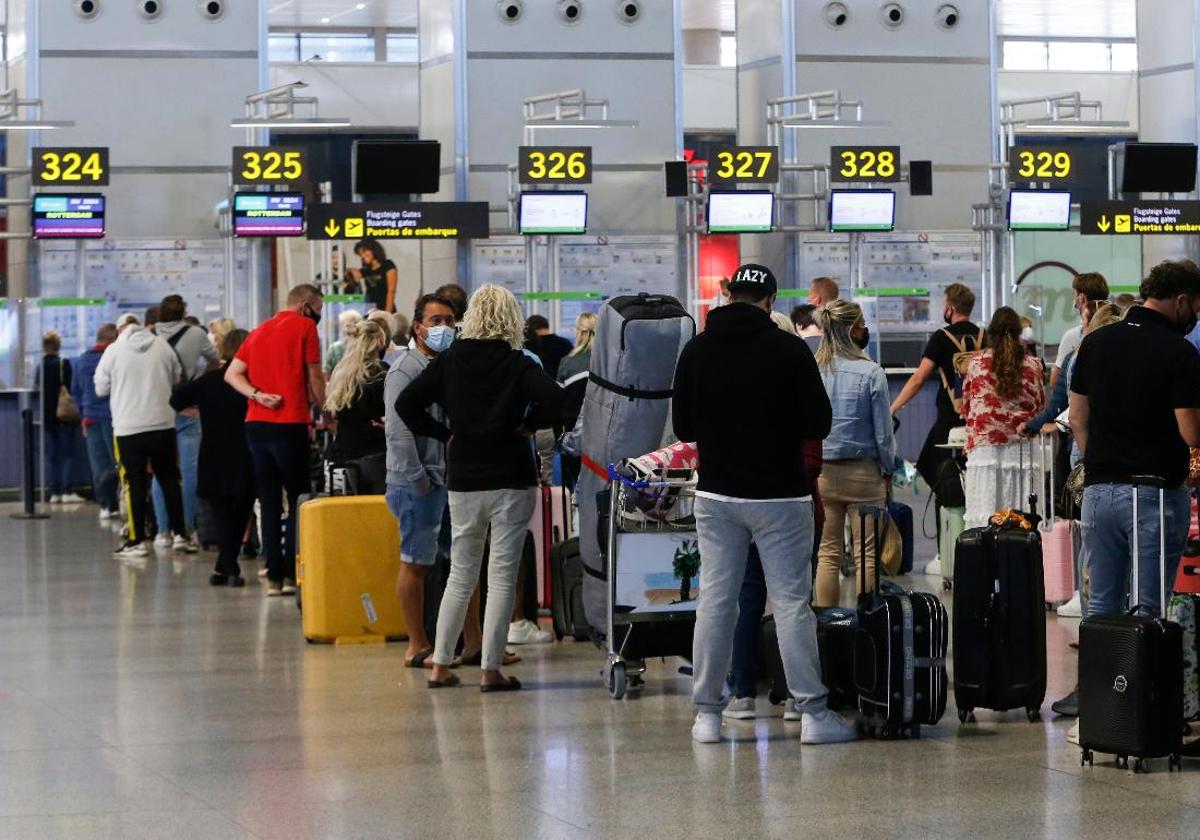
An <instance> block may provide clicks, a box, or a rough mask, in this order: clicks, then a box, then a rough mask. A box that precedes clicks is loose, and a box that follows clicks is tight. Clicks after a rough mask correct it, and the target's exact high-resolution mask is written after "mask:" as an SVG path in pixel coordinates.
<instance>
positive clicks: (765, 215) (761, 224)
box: [708, 190, 775, 233]
mask: <svg viewBox="0 0 1200 840" xmlns="http://www.w3.org/2000/svg"><path fill="white" fill-rule="evenodd" d="M774 217H775V196H774V195H773V194H772V193H770V192H768V191H767V190H729V191H727V192H720V191H716V190H714V191H712V192H710V193H709V194H708V232H709V233H770V232H771V227H772V223H773V222H774V220H775V218H774Z"/></svg>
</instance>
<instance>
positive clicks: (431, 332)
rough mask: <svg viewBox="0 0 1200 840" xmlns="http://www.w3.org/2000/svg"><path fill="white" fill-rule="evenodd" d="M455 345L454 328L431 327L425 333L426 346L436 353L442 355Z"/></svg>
mask: <svg viewBox="0 0 1200 840" xmlns="http://www.w3.org/2000/svg"><path fill="white" fill-rule="evenodd" d="M453 343H454V327H445V326H442V327H429V328H428V329H426V331H425V346H426V347H428V348H429V349H430V350H432V351H433V352H434V353H441V352H442V351H443V350H446V349H448V348H449V347H450V345H451V344H453Z"/></svg>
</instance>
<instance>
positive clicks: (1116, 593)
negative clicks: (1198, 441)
mask: <svg viewBox="0 0 1200 840" xmlns="http://www.w3.org/2000/svg"><path fill="white" fill-rule="evenodd" d="M1165 506H1166V510H1165V519H1166V557H1165V561H1166V562H1165V565H1166V575H1167V578H1166V580H1167V593H1168V594H1170V591H1171V585H1172V583H1173V582H1174V580H1175V572H1176V570H1177V569H1178V568H1179V558H1180V556H1181V555H1182V554H1183V548H1184V545H1185V543H1186V542H1187V534H1188V524H1189V521H1190V519H1191V510H1190V502H1189V499H1188V492H1187V490H1185V489H1183V488H1177V489H1173V490H1167V491H1166V495H1165ZM1138 519H1139V523H1138V525H1139V527H1138V556H1139V564H1138V565H1139V566H1140V570H1139V575H1138V605H1139V606H1141V607H1142V608H1143V609H1144V610H1146V611H1147V612H1149V613H1150V614H1151V615H1159V614H1160V605H1159V598H1158V585H1159V563H1158V560H1159V532H1158V522H1159V519H1158V489H1157V488H1154V487H1139V488H1138ZM1080 531H1081V533H1082V540H1083V546H1082V549H1081V552H1082V554H1083V555H1084V559H1083V562H1085V563H1087V566H1088V571H1089V573H1090V574H1091V581H1092V596H1091V600H1090V602H1089V604H1088V612H1087V614H1088V616H1089V617H1097V616H1115V615H1121V614H1122V613H1124V612H1125V611H1126V609H1127V607H1126V603H1127V601H1126V593H1127V592H1128V587H1129V577H1130V572H1131V569H1132V566H1133V553H1132V548H1131V547H1132V543H1133V486H1132V485H1129V484H1096V485H1093V486H1091V487H1088V488H1086V489H1085V490H1084V491H1083V511H1082V518H1081V521H1080Z"/></svg>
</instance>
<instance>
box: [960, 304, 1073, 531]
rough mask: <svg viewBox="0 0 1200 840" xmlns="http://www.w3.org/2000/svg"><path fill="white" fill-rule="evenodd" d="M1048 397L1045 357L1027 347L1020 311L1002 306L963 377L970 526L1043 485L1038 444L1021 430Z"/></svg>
mask: <svg viewBox="0 0 1200 840" xmlns="http://www.w3.org/2000/svg"><path fill="white" fill-rule="evenodd" d="M1093 317H1095V316H1093ZM1045 401H1046V396H1045V390H1044V387H1043V380H1042V363H1041V362H1040V361H1039V360H1038V359H1036V358H1034V357H1032V356H1030V355H1028V354H1027V353H1026V352H1025V347H1024V345H1023V344H1022V343H1021V318H1020V316H1018V315H1017V313H1016V311H1015V310H1014V309H1012V308H1011V307H1008V306H1002V307H1000V308H999V309H997V310H996V313H995V314H994V315H993V316H992V321H991V323H990V324H988V328H987V349H986V350H982V351H979V352H977V353H976V354H975V355H974V356H973V357H972V358H971V361H970V362H969V363H968V364H967V372H966V375H965V376H964V377H963V409H962V413H963V417H964V418H965V419H966V421H967V476H966V496H967V509H966V515H965V516H964V518H963V522H964V524H965V526H966V527H967V528H979V527H982V526H983V525H985V524H986V523H987V520H988V518H989V517H990V516H991V515H992V514H993V513H995V512H996V511H997V510H999V509H1000V508H1006V507H1007V508H1011V507H1018V506H1020V507H1024V504H1025V498H1024V497H1025V496H1026V495H1027V494H1028V493H1030V492H1031V491H1032V490H1034V489H1036V488H1037V486H1038V483H1039V482H1040V472H1036V471H1035V470H1034V463H1033V461H1034V458H1033V447H1032V446H1030V445H1029V443H1028V441H1026V440H1023V439H1022V436H1021V433H1022V431H1023V429H1024V427H1025V424H1026V423H1028V422H1029V421H1030V419H1032V418H1033V416H1034V415H1036V414H1037V413H1038V412H1039V411H1041V409H1042V406H1043V404H1044V403H1045Z"/></svg>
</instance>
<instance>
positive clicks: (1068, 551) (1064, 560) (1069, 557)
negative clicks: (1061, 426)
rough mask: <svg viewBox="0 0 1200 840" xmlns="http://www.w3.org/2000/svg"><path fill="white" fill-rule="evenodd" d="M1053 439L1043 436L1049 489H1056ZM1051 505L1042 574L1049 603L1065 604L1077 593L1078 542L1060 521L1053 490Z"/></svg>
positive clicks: (1069, 528) (1043, 534)
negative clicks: (1048, 472) (1048, 471)
mask: <svg viewBox="0 0 1200 840" xmlns="http://www.w3.org/2000/svg"><path fill="white" fill-rule="evenodd" d="M1051 440H1052V438H1051V437H1050V436H1048V435H1042V447H1041V454H1042V463H1043V465H1044V464H1045V462H1046V461H1049V462H1050V486H1051V487H1052V488H1053V487H1054V464H1055V461H1056V460H1057V459H1056V458H1055V457H1054V447H1053V446H1052V445H1051V446H1050V447H1049V449H1050V454H1049V457H1047V454H1046V449H1047V443H1048V442H1049V441H1051ZM1047 499H1050V500H1051V501H1050V503H1049V504H1047V505H1046V520H1045V521H1044V522H1043V523H1042V525H1043V530H1042V571H1043V580H1044V588H1045V595H1046V603H1047V604H1052V605H1057V604H1065V603H1066V602H1067V601H1070V600H1071V596H1072V595H1074V594H1075V542H1074V540H1072V539H1071V523H1070V522H1069V521H1067V520H1065V519H1059V518H1058V517H1057V512H1056V511H1055V506H1054V502H1053V499H1054V496H1053V491H1051V495H1049V496H1047Z"/></svg>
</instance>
